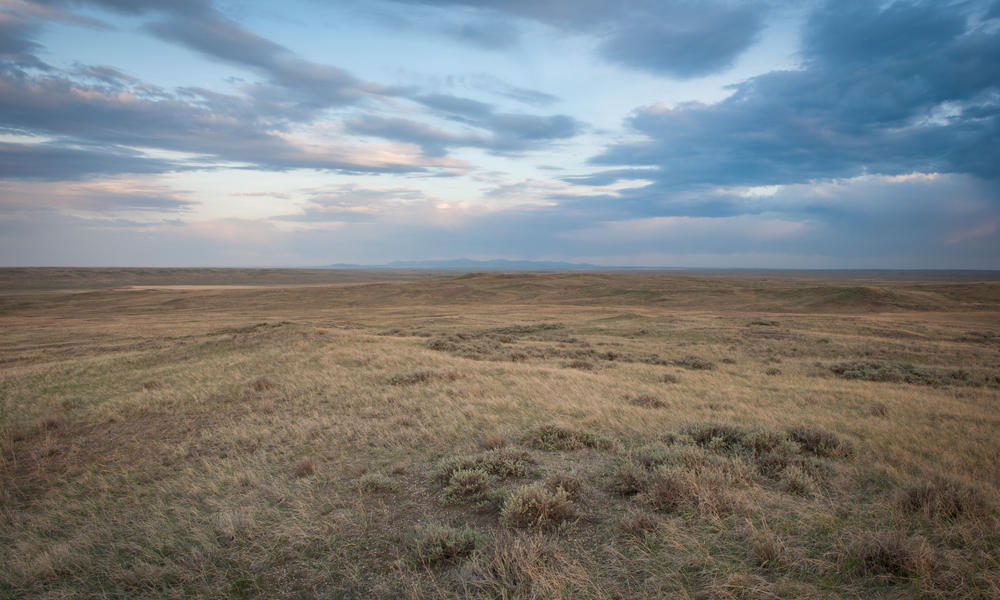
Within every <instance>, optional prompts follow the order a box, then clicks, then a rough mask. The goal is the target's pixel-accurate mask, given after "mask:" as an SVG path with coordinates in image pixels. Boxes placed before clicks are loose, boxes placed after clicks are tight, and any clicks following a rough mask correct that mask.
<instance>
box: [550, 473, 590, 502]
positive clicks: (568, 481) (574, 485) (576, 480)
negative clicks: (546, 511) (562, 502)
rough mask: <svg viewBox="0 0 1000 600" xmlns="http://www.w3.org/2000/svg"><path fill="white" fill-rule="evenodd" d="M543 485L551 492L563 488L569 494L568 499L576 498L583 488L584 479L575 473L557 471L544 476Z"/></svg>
mask: <svg viewBox="0 0 1000 600" xmlns="http://www.w3.org/2000/svg"><path fill="white" fill-rule="evenodd" d="M545 485H546V486H547V487H548V488H549V489H550V490H552V491H553V492H554V491H556V490H558V489H563V490H565V491H566V493H567V494H569V497H570V499H572V500H576V499H577V498H579V496H580V492H581V491H582V490H583V485H584V481H583V479H582V478H581V477H580V476H579V475H577V474H576V473H572V472H566V471H559V472H556V473H552V474H551V475H549V476H548V477H546V478H545Z"/></svg>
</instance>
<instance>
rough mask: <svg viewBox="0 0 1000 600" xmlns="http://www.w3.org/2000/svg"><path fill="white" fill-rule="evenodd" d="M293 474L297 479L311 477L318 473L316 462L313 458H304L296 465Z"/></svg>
mask: <svg viewBox="0 0 1000 600" xmlns="http://www.w3.org/2000/svg"><path fill="white" fill-rule="evenodd" d="M293 472H294V474H295V476H296V477H309V476H310V475H312V474H314V473H315V472H316V461H315V460H313V459H312V458H303V459H302V460H300V461H299V462H297V463H295V469H294V471H293Z"/></svg>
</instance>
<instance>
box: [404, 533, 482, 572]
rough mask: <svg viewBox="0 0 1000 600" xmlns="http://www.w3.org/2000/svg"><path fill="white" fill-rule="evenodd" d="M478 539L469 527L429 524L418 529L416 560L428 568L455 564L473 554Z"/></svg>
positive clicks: (415, 545) (415, 549)
mask: <svg viewBox="0 0 1000 600" xmlns="http://www.w3.org/2000/svg"><path fill="white" fill-rule="evenodd" d="M478 538H479V536H478V535H477V534H476V532H475V531H473V530H472V529H470V528H468V527H462V528H455V527H451V526H449V525H440V524H436V523H429V524H427V525H424V526H423V527H421V528H419V529H417V531H416V533H415V535H414V543H413V554H414V558H416V560H417V562H418V563H420V564H422V565H426V566H436V565H444V564H451V563H455V562H458V561H459V560H461V559H462V558H464V557H466V556H468V555H470V554H472V552H473V550H475V549H476V544H477V543H478Z"/></svg>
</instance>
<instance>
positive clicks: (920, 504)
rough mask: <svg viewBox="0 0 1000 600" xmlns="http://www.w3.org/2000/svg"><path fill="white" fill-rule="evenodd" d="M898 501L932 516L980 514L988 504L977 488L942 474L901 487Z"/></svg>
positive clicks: (987, 510)
mask: <svg viewBox="0 0 1000 600" xmlns="http://www.w3.org/2000/svg"><path fill="white" fill-rule="evenodd" d="M897 504H898V505H899V506H901V507H902V508H903V509H905V510H907V511H909V512H921V513H923V514H924V515H926V516H927V517H929V518H932V519H945V520H952V519H958V518H962V517H967V518H980V517H984V516H986V515H987V514H989V512H990V507H989V504H988V503H987V502H986V499H985V498H984V497H983V494H982V493H981V492H980V491H979V490H978V489H976V488H974V487H972V486H970V485H968V484H966V483H963V482H961V481H958V480H956V479H952V478H949V477H946V476H944V475H941V474H937V475H935V476H934V477H932V478H931V479H930V480H927V481H922V482H920V483H916V484H913V485H911V486H909V487H907V488H906V489H904V490H902V491H901V492H900V494H899V495H898V497H897Z"/></svg>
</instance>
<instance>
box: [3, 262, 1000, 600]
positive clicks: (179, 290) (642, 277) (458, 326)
mask: <svg viewBox="0 0 1000 600" xmlns="http://www.w3.org/2000/svg"><path fill="white" fill-rule="evenodd" d="M959 275H960V274H952V275H940V274H939V275H936V276H933V277H932V276H928V275H919V274H913V275H906V274H895V275H891V276H890V275H885V274H883V275H873V274H865V273H846V274H845V273H841V274H836V273H826V274H823V273H820V274H816V273H813V274H805V273H798V274H797V273H784V274H780V273H772V274H754V273H713V274H699V273H697V272H693V273H672V274H663V273H561V274H560V273H544V274H539V273H535V274H529V273H519V274H501V273H471V274H457V273H447V272H438V273H426V272H372V271H354V272H346V271H305V270H303V271H294V270H268V271H253V270H156V269H145V270H138V269H103V270H97V269H0V487H2V489H0V596H4V597H11V598H15V597H17V598H25V597H32V598H143V597H146V598H172V597H186V596H204V597H234V598H243V597H264V598H300V597H317V596H320V597H333V598H844V599H846V598H950V599H965V598H968V599H971V598H1000V513H998V504H1000V500H998V499H1000V461H998V460H997V457H998V456H1000V282H998V281H996V280H995V279H996V278H995V274H994V275H993V276H991V277H992V279H991V278H990V277H985V276H984V277H978V276H969V275H963V276H959Z"/></svg>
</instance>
